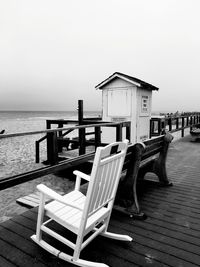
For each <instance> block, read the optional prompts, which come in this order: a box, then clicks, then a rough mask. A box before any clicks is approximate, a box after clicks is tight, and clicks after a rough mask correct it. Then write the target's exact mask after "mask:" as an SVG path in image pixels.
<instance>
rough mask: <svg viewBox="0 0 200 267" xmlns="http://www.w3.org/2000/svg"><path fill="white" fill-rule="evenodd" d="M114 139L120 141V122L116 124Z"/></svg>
mask: <svg viewBox="0 0 200 267" xmlns="http://www.w3.org/2000/svg"><path fill="white" fill-rule="evenodd" d="M116 141H122V124H121V123H120V124H117V125H116Z"/></svg>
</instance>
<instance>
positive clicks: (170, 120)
mask: <svg viewBox="0 0 200 267" xmlns="http://www.w3.org/2000/svg"><path fill="white" fill-rule="evenodd" d="M168 125H169V132H170V131H171V130H172V117H170V118H169V119H168Z"/></svg>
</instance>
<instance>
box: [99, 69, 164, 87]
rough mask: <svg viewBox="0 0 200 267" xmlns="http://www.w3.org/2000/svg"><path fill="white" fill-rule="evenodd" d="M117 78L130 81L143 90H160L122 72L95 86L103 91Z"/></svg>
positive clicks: (115, 73)
mask: <svg viewBox="0 0 200 267" xmlns="http://www.w3.org/2000/svg"><path fill="white" fill-rule="evenodd" d="M116 78H120V79H122V80H125V81H128V82H130V83H132V84H134V85H136V86H138V87H140V88H143V89H148V90H159V88H158V87H156V86H154V85H152V84H150V83H146V82H144V81H142V80H140V79H137V78H135V77H132V76H129V75H126V74H124V73H120V72H114V73H113V74H112V75H111V76H109V77H108V78H107V79H105V80H104V81H102V82H100V83H99V84H98V85H96V86H95V88H96V89H102V88H103V87H104V86H105V85H106V84H108V83H109V82H111V81H112V80H113V79H116Z"/></svg>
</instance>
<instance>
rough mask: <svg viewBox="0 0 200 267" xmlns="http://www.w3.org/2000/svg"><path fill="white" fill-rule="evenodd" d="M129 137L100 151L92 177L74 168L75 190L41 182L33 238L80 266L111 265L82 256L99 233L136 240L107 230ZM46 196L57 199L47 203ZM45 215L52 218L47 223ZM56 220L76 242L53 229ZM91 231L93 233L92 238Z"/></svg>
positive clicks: (57, 254) (53, 252) (100, 266)
mask: <svg viewBox="0 0 200 267" xmlns="http://www.w3.org/2000/svg"><path fill="white" fill-rule="evenodd" d="M127 146H128V140H125V141H123V142H115V143H112V144H110V145H107V146H106V147H98V148H97V150H96V154H95V158H94V163H93V167H92V172H91V176H89V175H86V174H84V173H82V172H80V171H74V174H75V175H76V184H75V189H74V191H72V192H70V193H68V194H66V195H64V196H61V195H59V194H57V193H56V192H55V191H53V190H51V189H50V188H48V187H46V186H45V185H42V184H40V185H38V186H37V188H38V190H39V191H40V205H39V211H38V220H37V229H36V235H32V236H31V238H32V239H33V240H34V241H35V242H36V243H37V244H38V245H40V246H41V247H42V248H44V249H45V250H47V251H48V252H50V253H52V254H53V255H55V256H57V257H59V258H61V259H63V260H65V261H68V262H70V263H73V264H75V265H78V266H85V267H86V266H87V267H88V266H96V267H103V266H104V267H105V266H108V265H106V264H103V263H98V262H91V261H87V260H83V259H80V258H79V256H80V253H81V250H82V249H83V248H84V247H85V246H86V245H88V244H89V243H90V242H91V241H92V240H93V239H94V238H95V237H96V236H97V235H103V236H105V237H108V238H113V239H118V240H122V241H132V238H131V237H129V236H127V235H121V234H114V233H110V232H108V231H107V228H108V224H109V221H110V215H111V212H112V208H113V204H114V198H115V195H116V191H117V187H118V183H119V179H120V174H121V171H122V166H123V163H124V158H125V155H126V150H127ZM81 178H82V179H85V180H86V181H88V182H89V185H88V190H87V193H86V196H85V195H84V194H82V193H81V192H80V183H81ZM45 196H49V197H51V198H52V199H53V201H51V202H50V203H48V204H45ZM44 216H47V217H49V218H50V220H48V221H46V222H44V221H43V220H44ZM51 221H56V222H57V223H58V224H60V225H62V226H64V227H65V228H67V229H68V230H70V231H71V232H73V233H74V234H75V236H76V241H75V242H74V243H73V242H72V241H71V240H69V239H67V238H65V237H63V236H62V235H60V234H58V233H57V232H55V230H52V229H50V227H48V224H49V223H50V222H51ZM42 232H45V233H47V234H48V235H50V236H52V237H54V238H55V239H57V240H59V241H60V242H62V243H64V244H65V245H67V246H68V247H70V248H72V249H73V253H72V254H73V255H69V254H66V253H64V252H62V251H60V250H58V249H56V248H55V247H54V246H52V245H50V244H48V243H47V241H45V240H43V236H42ZM88 233H92V234H91V235H90V236H89V237H88Z"/></svg>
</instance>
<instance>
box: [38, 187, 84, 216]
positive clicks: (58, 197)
mask: <svg viewBox="0 0 200 267" xmlns="http://www.w3.org/2000/svg"><path fill="white" fill-rule="evenodd" d="M37 189H38V190H39V191H40V192H41V193H43V194H45V195H47V196H49V197H50V198H52V199H54V200H57V201H59V202H60V203H62V204H64V205H67V206H70V207H72V208H76V209H78V210H81V211H82V209H81V208H80V206H78V205H77V204H75V203H73V202H71V201H67V200H65V199H64V198H63V196H61V195H60V194H58V193H56V192H55V191H54V190H52V189H50V188H49V187H47V186H46V185H44V184H39V185H37Z"/></svg>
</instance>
